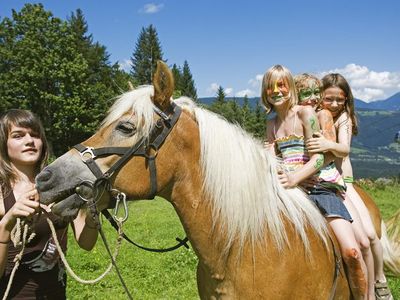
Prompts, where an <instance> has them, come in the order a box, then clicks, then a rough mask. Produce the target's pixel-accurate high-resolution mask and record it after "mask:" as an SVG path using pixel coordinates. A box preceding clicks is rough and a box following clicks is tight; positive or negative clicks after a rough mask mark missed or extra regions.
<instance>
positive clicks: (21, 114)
mask: <svg viewBox="0 0 400 300" xmlns="http://www.w3.org/2000/svg"><path fill="white" fill-rule="evenodd" d="M13 125H14V126H18V127H24V128H29V129H31V130H32V132H34V133H35V134H37V135H38V136H39V137H40V139H41V140H42V143H43V146H42V153H41V155H40V158H39V160H38V162H37V165H36V170H35V173H39V171H40V170H41V169H42V168H43V167H44V166H45V165H46V163H47V159H48V157H49V150H48V149H49V147H48V144H47V140H46V136H45V133H44V129H43V125H42V122H41V121H40V120H39V118H38V117H37V116H36V115H35V114H34V113H32V112H30V111H29V110H24V109H10V110H8V111H6V112H5V113H4V114H2V115H1V116H0V185H1V188H2V190H3V193H4V194H5V193H7V192H9V191H10V190H11V184H13V183H14V182H15V181H16V180H17V179H18V178H17V175H16V173H15V171H14V170H13V168H12V166H11V162H10V158H9V157H8V150H7V140H8V135H9V133H10V130H11V127H12V126H13Z"/></svg>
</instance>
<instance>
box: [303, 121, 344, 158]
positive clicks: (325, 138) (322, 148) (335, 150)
mask: <svg viewBox="0 0 400 300" xmlns="http://www.w3.org/2000/svg"><path fill="white" fill-rule="evenodd" d="M323 119H325V120H328V119H329V118H328V117H327V116H323ZM323 122H324V121H322V122H321V123H323ZM331 123H332V124H333V121H332V122H330V121H329V120H328V121H326V122H325V124H327V125H328V128H327V129H326V132H325V131H323V132H324V135H321V134H320V133H317V134H316V135H315V136H314V137H312V138H311V139H309V140H307V149H308V151H309V152H310V153H317V152H324V153H326V152H332V154H333V155H334V156H335V157H346V156H348V155H349V153H350V142H351V128H352V126H351V120H350V118H348V117H347V114H342V116H340V118H339V120H338V123H339V128H338V133H337V137H336V130H335V132H334V134H333V133H332V130H331V125H330V124H331ZM336 138H337V140H336Z"/></svg>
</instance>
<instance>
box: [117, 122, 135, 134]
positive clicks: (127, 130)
mask: <svg viewBox="0 0 400 300" xmlns="http://www.w3.org/2000/svg"><path fill="white" fill-rule="evenodd" d="M116 129H117V130H118V131H120V132H121V133H122V134H124V135H128V136H132V135H134V134H135V132H136V127H135V125H133V124H132V123H129V122H121V123H119V124H118V125H117V128H116Z"/></svg>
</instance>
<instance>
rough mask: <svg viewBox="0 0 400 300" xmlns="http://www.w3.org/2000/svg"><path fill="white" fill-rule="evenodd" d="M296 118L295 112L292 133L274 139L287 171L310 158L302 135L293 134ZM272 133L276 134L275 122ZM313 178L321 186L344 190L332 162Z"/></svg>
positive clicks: (301, 164) (298, 166) (296, 167)
mask: <svg viewBox="0 0 400 300" xmlns="http://www.w3.org/2000/svg"><path fill="white" fill-rule="evenodd" d="M296 120H297V114H296V115H295V119H294V124H293V134H290V135H288V136H285V137H281V138H276V139H275V145H276V150H277V153H279V154H280V156H281V158H282V160H283V163H284V169H285V171H286V172H288V173H291V172H294V171H295V170H297V169H299V168H301V167H302V166H303V165H305V164H306V163H307V162H308V161H309V160H310V156H309V154H308V152H307V149H306V146H305V142H304V136H302V135H296V134H295V128H296ZM274 134H275V136H276V130H275V123H274ZM313 178H315V179H317V180H318V182H319V184H318V185H319V186H321V187H324V188H328V189H330V190H335V191H337V192H339V193H341V194H342V193H344V192H345V191H346V185H345V183H344V181H343V178H342V176H341V175H340V173H339V171H338V170H337V169H336V166H335V163H334V162H331V163H330V164H329V165H327V166H325V167H323V168H322V169H320V170H319V171H318V172H317V173H316V174H315V175H313Z"/></svg>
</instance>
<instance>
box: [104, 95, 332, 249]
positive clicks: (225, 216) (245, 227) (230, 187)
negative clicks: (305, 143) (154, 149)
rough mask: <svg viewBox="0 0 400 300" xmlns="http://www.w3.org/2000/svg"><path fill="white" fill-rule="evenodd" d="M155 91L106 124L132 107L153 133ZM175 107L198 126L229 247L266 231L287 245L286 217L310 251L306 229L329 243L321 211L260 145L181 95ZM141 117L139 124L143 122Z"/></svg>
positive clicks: (126, 103)
mask: <svg viewBox="0 0 400 300" xmlns="http://www.w3.org/2000/svg"><path fill="white" fill-rule="evenodd" d="M152 94H153V88H152V87H142V88H139V89H136V90H134V91H131V92H128V93H126V94H123V95H122V96H121V97H120V98H119V100H118V101H117V102H116V103H115V104H114V105H113V107H112V108H111V109H110V113H109V115H108V117H107V119H106V120H105V121H104V124H110V123H112V122H114V121H115V120H117V119H118V118H119V117H121V116H122V115H123V114H124V113H126V112H127V111H129V110H131V109H133V111H135V115H136V117H137V118H138V123H137V124H143V128H144V129H142V131H141V132H142V134H143V135H144V136H145V134H146V133H147V134H149V132H150V130H151V128H152V126H153V125H154V120H153V104H152V102H151V101H150V97H151V95H152ZM175 103H176V104H177V105H179V106H181V107H182V108H183V109H185V110H187V111H189V112H191V113H192V114H193V115H194V117H195V119H196V120H197V122H198V124H199V131H200V140H201V165H202V171H203V177H204V186H203V189H204V192H205V193H206V194H207V196H209V197H207V198H209V199H211V201H212V207H213V220H214V222H215V221H216V220H219V221H220V222H221V223H222V226H223V228H225V229H226V232H227V239H228V241H227V245H226V246H227V248H229V247H230V246H231V245H232V244H233V242H234V241H235V240H237V238H239V242H240V245H241V246H242V245H244V242H245V240H246V239H248V238H250V240H251V241H252V242H253V243H254V242H258V241H263V240H264V235H265V231H266V230H268V231H269V232H270V235H271V236H272V238H273V240H274V241H275V242H276V245H277V246H278V248H279V249H281V248H283V246H284V244H285V243H288V238H287V236H286V231H285V227H284V223H283V217H286V218H287V219H288V220H290V221H291V222H292V224H293V227H294V229H295V231H297V232H298V234H299V235H300V237H301V239H302V240H303V242H304V245H305V248H306V249H307V250H309V240H308V238H307V234H306V231H305V228H306V227H307V226H309V227H311V228H312V229H314V230H315V232H316V233H317V234H318V235H319V236H320V237H321V239H322V240H323V241H324V243H325V244H326V230H327V229H326V222H325V219H324V218H323V217H322V215H321V213H320V212H319V211H318V209H317V208H316V207H315V206H314V205H313V204H312V203H311V201H310V200H309V199H308V198H307V197H306V195H305V194H304V193H303V192H302V191H301V190H299V189H288V190H287V189H284V188H282V186H281V185H280V184H279V181H278V178H277V175H276V174H277V172H276V170H277V160H276V159H275V157H273V156H272V155H270V154H269V153H268V152H267V151H266V150H265V149H264V148H263V145H262V143H261V142H260V141H258V140H256V139H254V138H252V137H251V136H250V135H249V134H248V133H246V132H245V131H244V130H243V129H241V128H240V127H238V126H235V125H232V124H230V123H228V122H227V121H226V120H224V119H223V118H222V117H220V116H218V115H217V114H214V113H212V112H210V111H208V110H205V109H203V108H200V107H199V106H197V105H196V104H195V103H194V102H193V101H192V100H190V99H189V98H186V97H181V98H179V99H176V100H175ZM139 119H140V120H139Z"/></svg>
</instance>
